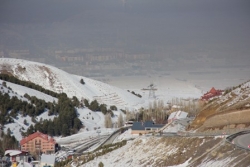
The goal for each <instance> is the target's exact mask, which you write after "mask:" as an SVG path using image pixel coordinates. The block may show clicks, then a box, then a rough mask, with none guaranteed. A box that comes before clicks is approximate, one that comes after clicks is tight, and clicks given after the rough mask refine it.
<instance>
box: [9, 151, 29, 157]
mask: <svg viewBox="0 0 250 167" xmlns="http://www.w3.org/2000/svg"><path fill="white" fill-rule="evenodd" d="M24 153H27V152H25V151H20V150H6V151H5V152H4V155H9V156H11V157H12V156H17V155H20V154H24Z"/></svg>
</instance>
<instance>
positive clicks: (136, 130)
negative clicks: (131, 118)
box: [131, 121, 164, 134]
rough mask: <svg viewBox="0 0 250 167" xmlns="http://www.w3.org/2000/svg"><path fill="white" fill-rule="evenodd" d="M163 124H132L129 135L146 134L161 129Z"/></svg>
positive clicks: (146, 122) (148, 122) (150, 122)
mask: <svg viewBox="0 0 250 167" xmlns="http://www.w3.org/2000/svg"><path fill="white" fill-rule="evenodd" d="M163 126H164V125H163V124H155V123H154V122H153V121H145V122H134V123H133V125H132V127H131V130H132V131H131V134H140V133H141V134H146V133H149V132H152V131H155V130H159V129H160V128H162V127H163Z"/></svg>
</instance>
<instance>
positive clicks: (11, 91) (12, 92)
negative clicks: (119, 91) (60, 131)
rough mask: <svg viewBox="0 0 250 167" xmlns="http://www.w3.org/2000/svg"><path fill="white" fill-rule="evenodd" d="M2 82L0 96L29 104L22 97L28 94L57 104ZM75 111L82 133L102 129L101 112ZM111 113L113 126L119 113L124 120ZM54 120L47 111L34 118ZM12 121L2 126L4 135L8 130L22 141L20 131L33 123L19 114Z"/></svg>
mask: <svg viewBox="0 0 250 167" xmlns="http://www.w3.org/2000/svg"><path fill="white" fill-rule="evenodd" d="M3 82H6V81H2V80H0V92H1V93H2V94H4V93H7V94H8V95H9V96H10V97H13V96H16V97H17V98H18V99H20V100H22V101H27V102H29V100H28V99H27V98H25V97H24V96H23V95H24V94H28V95H29V96H35V97H37V98H38V99H42V100H45V101H46V102H53V101H55V102H57V98H54V97H52V96H49V95H47V94H44V93H42V92H39V91H37V90H34V89H30V88H27V87H24V86H21V85H17V84H13V83H10V82H6V87H5V86H3ZM76 110H77V113H78V118H79V119H80V120H81V122H82V124H83V125H84V127H85V128H84V129H83V130H82V131H83V132H85V133H86V132H88V131H89V132H90V131H92V133H93V131H94V133H96V131H95V130H96V129H103V127H104V115H103V113H102V112H93V111H91V110H89V109H88V108H76ZM113 113H114V117H112V122H113V123H114V124H115V123H116V122H117V120H118V116H119V114H120V113H121V114H122V115H123V118H125V115H124V114H123V112H121V111H120V110H118V111H113ZM54 118H55V116H53V115H52V116H48V110H46V111H45V112H44V113H43V114H41V115H39V116H37V117H35V119H36V120H37V121H40V119H43V120H49V119H51V120H53V119H54ZM12 119H13V121H14V122H12V123H8V124H6V125H4V131H5V133H7V130H8V129H9V130H10V131H11V133H12V135H14V136H15V137H16V139H17V140H21V139H22V135H21V131H23V132H26V131H27V129H28V128H29V126H30V125H33V126H34V125H35V124H34V122H32V121H31V117H30V116H25V117H23V116H21V115H20V114H18V116H17V117H16V118H12ZM24 120H25V121H26V122H27V124H26V125H25V124H24Z"/></svg>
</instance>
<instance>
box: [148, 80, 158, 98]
mask: <svg viewBox="0 0 250 167" xmlns="http://www.w3.org/2000/svg"><path fill="white" fill-rule="evenodd" d="M148 90H149V94H148V97H149V98H155V91H156V90H157V89H156V88H155V85H154V84H153V83H151V84H150V85H149V86H148Z"/></svg>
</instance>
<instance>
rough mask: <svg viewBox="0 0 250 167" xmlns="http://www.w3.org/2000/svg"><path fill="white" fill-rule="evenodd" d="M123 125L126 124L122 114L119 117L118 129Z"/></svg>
mask: <svg viewBox="0 0 250 167" xmlns="http://www.w3.org/2000/svg"><path fill="white" fill-rule="evenodd" d="M123 124H124V121H123V116H122V114H121V113H120V114H119V116H118V127H122V126H123Z"/></svg>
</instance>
